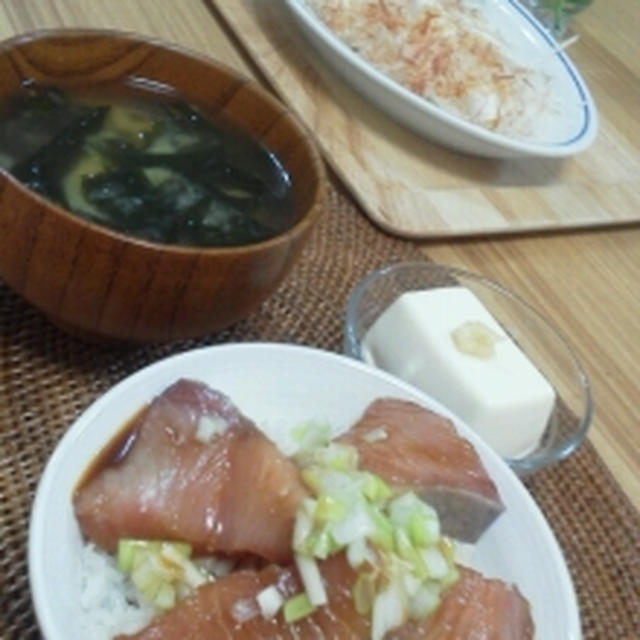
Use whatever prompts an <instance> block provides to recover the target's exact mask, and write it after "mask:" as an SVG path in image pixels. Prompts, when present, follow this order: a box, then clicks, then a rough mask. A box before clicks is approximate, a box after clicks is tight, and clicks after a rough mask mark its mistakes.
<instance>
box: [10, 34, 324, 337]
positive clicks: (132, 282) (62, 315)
mask: <svg viewBox="0 0 640 640" xmlns="http://www.w3.org/2000/svg"><path fill="white" fill-rule="evenodd" d="M130 76H137V77H141V78H145V79H146V80H151V81H153V82H158V83H162V84H166V85H170V86H172V87H173V88H174V89H175V90H176V91H177V92H178V94H179V95H180V96H181V97H182V98H183V99H185V100H187V101H188V102H191V103H195V104H198V105H199V106H201V107H202V108H204V109H206V110H208V111H209V113H211V114H216V115H218V116H221V117H223V118H224V119H225V120H226V121H227V122H229V123H231V124H232V125H234V126H236V127H238V128H239V129H242V130H243V131H245V132H247V133H248V135H249V136H251V137H252V138H253V139H256V140H258V141H261V142H263V143H264V144H265V145H266V146H267V147H268V148H269V149H270V150H271V151H273V152H274V153H275V154H276V156H277V157H278V158H279V160H280V161H281V162H282V164H283V166H284V167H285V169H286V170H287V172H288V173H289V175H290V176H291V178H292V196H293V208H294V212H293V220H294V224H293V225H292V226H291V227H290V228H289V229H288V230H287V231H285V232H283V233H280V234H278V235H277V236H275V237H272V238H270V239H268V240H266V241H264V242H260V243H255V244H251V245H245V246H238V247H222V248H217V247H179V246H171V245H161V244H152V243H149V242H143V241H140V240H136V239H135V238H132V237H126V236H124V235H121V234H117V233H114V232H111V231H108V230H107V229H105V228H104V227H99V226H97V225H94V224H90V223H88V222H86V221H84V220H83V219H81V218H80V217H78V216H75V215H71V214H69V213H67V212H65V211H64V210H62V209H61V208H59V207H57V206H56V205H54V204H52V203H50V202H48V201H45V200H44V199H43V198H40V197H39V196H37V195H35V194H34V193H33V192H31V191H29V190H28V189H26V188H24V187H23V186H22V185H20V184H19V183H18V182H17V181H16V180H15V179H14V178H13V177H11V176H9V175H8V174H7V173H6V172H4V171H1V172H0V187H1V188H2V191H1V192H0V276H1V277H2V278H3V280H4V281H5V282H6V283H7V284H8V285H9V286H10V287H11V288H12V289H13V290H14V291H16V292H17V293H19V294H20V295H22V296H23V297H24V298H25V299H26V300H28V301H29V302H31V303H32V304H33V305H34V306H35V307H37V308H38V309H40V310H41V311H42V312H43V313H45V314H46V315H47V316H49V317H50V318H51V320H52V321H54V322H55V323H56V324H59V325H60V326H62V327H64V328H67V329H70V330H72V331H74V332H76V333H79V334H81V335H86V336H95V337H105V338H110V339H118V340H126V341H134V342H153V341H159V340H172V339H177V338H187V337H193V336H200V335H203V334H205V333H208V332H210V331H212V330H217V329H221V328H224V327H227V326H229V325H230V324H232V323H234V322H237V321H238V320H240V319H242V318H244V317H246V316H247V315H248V314H249V313H250V312H251V311H253V310H254V309H256V308H257V307H258V305H259V304H260V303H261V302H262V301H264V300H265V298H266V297H267V296H268V295H269V294H270V293H272V292H273V291H274V290H275V288H276V287H277V286H278V285H279V284H280V283H281V282H282V280H283V279H284V278H285V276H286V275H287V274H288V273H289V271H290V270H291V267H292V266H293V264H294V262H295V260H296V259H297V257H298V255H299V254H300V251H301V250H302V247H303V246H304V244H305V243H306V241H307V239H308V238H309V234H310V231H311V228H312V226H313V225H314V224H315V222H316V221H317V220H318V218H319V216H320V215H321V213H322V211H323V196H324V166H323V163H322V160H321V159H320V156H319V154H318V152H317V151H316V149H315V147H314V146H313V144H312V143H311V141H310V138H309V136H308V135H307V132H306V131H305V130H304V129H303V128H302V126H301V125H300V124H299V123H298V121H297V120H296V119H294V118H293V117H292V116H291V114H290V113H289V112H288V111H287V110H286V109H285V107H284V106H283V105H282V104H281V103H280V102H277V101H276V100H275V99H274V98H273V97H272V96H271V94H268V93H266V92H265V91H263V90H262V89H261V88H260V87H259V86H258V85H257V83H255V82H253V81H252V80H251V79H249V78H248V77H246V76H241V75H239V74H236V73H235V72H232V73H231V72H229V70H228V68H227V67H226V66H220V65H219V64H216V63H214V62H212V61H211V60H209V59H207V60H205V59H204V58H203V57H201V56H200V57H196V56H192V55H187V54H185V53H184V52H183V51H181V50H178V49H177V48H174V47H171V48H167V47H165V46H160V45H158V44H157V42H156V41H155V40H154V41H151V40H148V39H146V38H140V37H132V36H122V35H115V34H114V32H110V31H89V30H80V31H78V30H73V31H70V30H64V31H57V32H49V33H47V32H40V34H39V35H38V34H36V35H34V36H30V37H28V38H18V39H11V40H8V41H5V43H4V44H3V45H1V46H0V96H6V95H11V94H13V93H14V92H15V91H16V89H17V88H18V87H19V86H20V84H21V83H22V82H23V81H25V80H26V79H29V80H32V79H33V80H35V81H36V82H38V83H41V84H45V85H54V86H58V87H62V88H68V87H73V86H82V87H85V88H86V87H88V86H107V87H111V86H113V85H114V84H115V85H116V86H117V85H118V84H122V83H123V80H124V79H125V78H128V77H130Z"/></svg>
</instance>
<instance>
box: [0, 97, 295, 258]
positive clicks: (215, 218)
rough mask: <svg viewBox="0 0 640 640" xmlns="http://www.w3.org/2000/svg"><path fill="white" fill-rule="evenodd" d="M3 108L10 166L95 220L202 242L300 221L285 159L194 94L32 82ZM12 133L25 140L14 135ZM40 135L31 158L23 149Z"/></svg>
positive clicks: (3, 147)
mask: <svg viewBox="0 0 640 640" xmlns="http://www.w3.org/2000/svg"><path fill="white" fill-rule="evenodd" d="M2 108H3V109H4V111H3V112H4V113H5V114H8V115H7V117H6V118H5V121H4V123H3V125H2V127H1V128H0V158H4V164H5V165H8V166H7V167H6V168H8V169H9V170H10V171H11V172H12V173H13V175H14V176H15V177H16V178H18V179H19V180H21V181H22V182H24V183H25V184H26V185H27V186H28V187H29V188H31V189H33V190H34V191H37V192H38V193H40V194H41V195H43V196H45V197H47V198H49V199H51V200H53V201H55V202H57V203H58V204H61V205H62V206H64V207H65V208H67V209H69V210H70V211H72V212H74V213H76V214H78V215H80V216H82V217H85V218H86V219H88V220H90V221H92V222H96V223H99V224H102V225H104V226H107V227H109V228H111V229H114V230H116V231H119V232H122V233H125V234H129V235H132V236H135V237H138V238H142V239H145V240H149V241H152V242H161V243H162V242H164V243H171V244H184V245H195V246H233V245H240V244H247V243H253V242H259V241H261V240H264V239H266V238H269V237H271V236H273V235H276V234H278V233H281V232H282V231H284V230H285V229H287V228H288V227H289V226H291V224H292V223H293V207H292V196H291V182H290V178H289V175H288V174H287V172H286V171H285V169H284V168H283V166H282V164H281V163H280V161H279V159H278V158H277V157H276V156H275V155H274V154H273V153H272V152H271V151H270V150H268V149H266V148H265V147H264V146H263V145H261V144H260V143H259V142H257V141H255V140H253V139H251V138H250V137H248V136H246V135H242V134H240V133H239V132H238V131H236V130H234V129H232V128H230V127H229V126H228V125H227V124H226V123H225V122H222V121H217V120H214V119H212V118H210V117H208V116H206V115H205V114H204V113H203V112H201V111H200V110H199V109H197V108H195V107H194V106H192V105H190V104H188V103H186V102H184V101H180V100H177V99H175V98H173V97H168V96H164V95H162V96H159V95H156V94H150V95H149V94H148V93H145V95H144V96H141V95H140V94H139V93H136V95H135V96H130V95H125V96H118V97H113V95H111V94H109V95H99V94H87V95H74V94H70V95H67V94H65V93H63V92H62V91H60V90H59V89H58V88H55V87H51V88H47V87H33V86H30V87H28V88H27V89H25V91H23V92H22V93H21V94H19V95H17V96H13V97H12V98H11V99H10V100H9V101H8V102H7V104H5V105H3V107H2ZM31 123H32V124H33V126H30V124H31ZM12 125H13V127H12ZM36 129H37V131H36ZM11 131H18V135H19V136H21V137H22V138H21V139H18V140H16V139H10V138H11V136H10V133H11ZM34 131H35V133H34ZM5 139H6V140H5ZM27 139H28V140H27ZM3 140H5V141H8V142H7V143H6V144H3ZM34 140H35V141H37V142H39V145H38V147H37V149H35V150H31V151H30V153H29V154H28V155H27V156H26V157H24V154H23V156H22V157H20V156H19V155H18V154H16V153H15V151H14V150H15V149H19V148H23V149H24V148H25V145H26V144H27V142H29V143H30V144H31V145H32V146H33V143H34ZM7 158H8V160H7Z"/></svg>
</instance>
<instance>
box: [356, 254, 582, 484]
mask: <svg viewBox="0 0 640 640" xmlns="http://www.w3.org/2000/svg"><path fill="white" fill-rule="evenodd" d="M415 269H417V270H420V271H423V272H425V273H427V272H440V273H442V274H446V275H451V276H453V277H454V278H458V277H459V278H466V279H468V280H472V281H474V282H477V283H479V284H481V285H483V286H486V287H489V288H490V289H492V290H494V291H496V292H498V293H499V294H501V295H504V296H506V297H507V298H509V299H510V300H511V301H513V302H515V303H517V304H518V305H521V306H522V307H523V308H525V309H526V310H527V312H528V313H530V314H531V315H532V316H533V317H534V318H535V320H536V322H538V323H540V324H542V325H543V326H545V327H546V328H547V329H548V330H550V331H551V332H552V333H553V334H554V335H555V336H556V338H557V339H558V340H559V341H560V343H561V344H563V345H564V347H565V349H566V353H567V355H568V356H569V359H570V360H571V362H572V364H573V365H574V366H575V369H576V372H577V374H578V383H579V388H580V389H581V391H582V415H581V416H576V417H577V418H578V419H579V421H580V422H579V428H578V430H577V431H576V433H575V434H574V435H573V436H572V437H571V438H568V439H567V440H566V441H564V442H563V444H562V446H559V447H557V448H553V449H552V450H550V451H544V452H541V453H538V454H536V452H533V453H531V454H529V455H527V456H525V457H523V458H509V457H505V458H504V460H505V461H506V462H507V464H508V465H509V467H511V469H513V470H514V471H515V472H516V474H517V475H519V476H520V477H524V476H527V475H529V474H531V473H533V472H535V471H539V470H540V469H543V468H545V467H549V466H551V465H553V464H555V463H557V462H560V461H562V460H564V459H565V458H567V457H569V456H570V455H571V454H572V453H573V452H574V451H576V450H577V449H578V447H579V446H580V445H581V444H582V443H583V442H584V440H585V439H586V435H587V432H588V430H589V428H590V426H591V423H592V422H593V416H594V400H593V390H592V386H591V381H590V378H589V375H588V374H587V372H586V370H585V368H584V366H583V364H582V361H581V360H580V358H579V357H578V355H577V353H576V351H575V348H574V347H573V345H572V343H571V341H570V340H569V339H568V338H567V336H566V334H565V333H564V332H563V331H562V330H561V329H560V328H559V327H558V325H557V324H556V323H555V322H553V321H552V320H551V319H550V318H548V317H547V316H545V315H544V314H542V313H541V312H540V311H539V310H538V309H536V308H535V307H534V306H533V305H532V304H531V303H529V302H527V301H526V300H525V299H524V298H523V297H522V296H520V295H519V294H518V293H516V292H515V291H513V290H511V289H509V288H508V287H506V286H505V285H503V284H501V283H499V282H498V281H496V280H493V279H492V278H489V277H487V276H484V275H481V274H478V273H475V272H473V271H468V270H466V269H462V268H460V267H457V266H454V265H447V264H442V263H437V262H428V261H424V262H422V261H400V262H393V263H390V264H386V265H383V266H382V267H379V268H377V269H374V270H373V271H370V272H369V273H368V274H367V275H365V276H364V277H363V278H362V279H361V280H360V281H359V282H358V283H357V284H356V286H355V287H354V288H353V289H352V291H351V292H350V294H349V296H348V299H347V306H346V311H345V319H344V337H343V351H344V353H346V354H347V355H348V356H350V357H352V358H355V359H356V360H363V359H362V354H361V351H360V342H359V340H358V338H357V336H356V335H355V325H356V319H357V308H358V305H359V304H360V301H361V300H362V297H363V295H364V294H365V292H366V290H367V289H368V288H369V285H371V283H373V282H375V281H376V280H378V279H380V278H384V277H386V276H388V275H391V274H393V273H397V272H398V271H407V270H415Z"/></svg>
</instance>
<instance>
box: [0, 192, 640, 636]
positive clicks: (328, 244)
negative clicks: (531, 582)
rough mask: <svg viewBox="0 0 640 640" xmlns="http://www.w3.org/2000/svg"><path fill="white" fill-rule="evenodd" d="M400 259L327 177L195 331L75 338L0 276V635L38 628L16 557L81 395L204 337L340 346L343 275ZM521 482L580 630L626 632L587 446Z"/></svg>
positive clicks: (611, 534)
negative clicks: (214, 316)
mask: <svg viewBox="0 0 640 640" xmlns="http://www.w3.org/2000/svg"><path fill="white" fill-rule="evenodd" d="M408 259H424V258H423V257H422V255H421V254H420V253H419V251H418V249H417V247H415V246H414V245H413V244H411V243H410V242H404V241H401V240H397V239H393V238H390V237H388V236H385V235H384V234H382V233H380V231H378V230H377V229H376V228H375V227H373V226H372V225H371V224H370V223H369V222H367V220H366V219H365V218H364V216H362V215H360V214H359V212H358V211H357V209H356V208H355V207H354V205H353V204H352V203H351V201H350V200H349V198H348V197H347V196H346V195H345V194H343V193H342V192H341V191H339V189H338V188H332V189H331V191H330V195H329V202H328V211H327V215H326V216H325V217H324V218H323V220H322V222H321V223H320V225H319V226H318V227H317V229H316V230H315V232H314V235H313V238H312V240H311V243H310V245H309V246H308V247H307V248H306V250H305V252H304V254H303V256H302V259H301V261H300V262H299V264H298V265H297V267H296V268H295V270H294V272H293V273H292V274H291V276H290V277H289V278H288V280H287V281H286V282H285V283H284V284H283V285H282V286H281V287H280V289H279V290H278V291H277V293H276V294H275V295H274V296H273V297H272V298H271V299H270V300H268V301H267V302H266V303H265V304H263V305H262V307H261V309H260V310H259V311H258V312H257V313H256V314H255V315H253V316H252V317H251V318H250V319H248V320H246V321H244V322H241V323H239V324H237V325H236V326H234V327H233V328H231V329H228V330H225V331H223V332H221V333H217V334H215V335H210V336H207V337H205V338H202V339H198V340H188V341H182V342H177V343H172V344H168V345H158V346H146V347H139V348H126V349H125V348H114V347H105V346H97V345H91V344H86V343H83V342H80V341H78V340H76V339H74V338H72V337H69V336H67V335H65V334H63V333H62V332H60V331H59V330H58V329H56V328H55V327H53V326H51V325H50V324H49V323H48V322H47V321H46V320H45V319H44V318H42V317H41V316H40V315H39V314H38V313H37V312H35V311H34V310H33V309H31V308H30V307H29V306H28V305H26V304H25V303H24V302H23V301H22V300H20V299H19V298H17V297H16V296H15V295H13V294H12V293H11V292H10V291H9V290H8V289H7V288H6V287H4V286H3V285H2V284H1V283H0V638H2V639H3V640H10V639H11V640H13V639H18V638H20V639H22V638H38V637H39V634H38V631H37V627H36V622H35V618H34V614H33V610H32V607H31V601H30V594H29V585H28V579H27V564H26V543H27V529H28V521H29V511H30V508H31V502H32V499H33V495H34V491H35V488H36V485H37V482H38V479H39V477H40V474H41V472H42V469H43V467H44V465H45V463H46V461H47V459H48V457H49V455H50V454H51V452H52V451H53V449H54V447H55V445H56V443H57V441H58V440H59V438H60V437H61V436H62V434H63V433H64V431H65V429H66V428H67V427H68V426H69V425H70V424H71V422H72V421H73V420H74V419H75V418H76V417H77V416H78V415H79V414H80V413H81V412H82V411H83V410H84V409H85V408H86V407H87V406H88V405H89V404H90V403H91V402H92V401H93V400H95V399H96V398H97V397H98V396H99V395H100V394H102V393H103V392H105V391H106V390H107V389H109V387H111V386H112V385H113V384H114V383H116V382H118V381H119V380H121V379H122V378H124V377H126V376H127V375H129V374H130V373H132V372H134V371H136V370H138V369H140V368H141V367H144V366H145V365H147V364H150V363H151V362H154V361H156V360H158V359H160V358H163V357H165V356H168V355H171V354H174V353H178V352H180V351H184V350H186V349H190V348H193V347H198V346H204V345H208V344H215V343H220V342H227V341H253V340H271V341H282V342H291V343H298V344H309V345H314V346H316V347H321V348H323V349H328V350H331V351H341V345H342V316H343V310H344V306H345V302H346V298H347V296H348V293H349V291H350V290H351V288H352V287H353V285H354V284H355V283H356V281H357V280H358V279H360V278H361V277H362V276H363V275H364V274H365V273H366V272H368V271H370V270H372V269H375V268H376V267H378V266H381V265H382V264H385V263H389V262H393V261H397V260H408ZM527 484H528V485H529V487H530V489H531V491H532V493H533V495H534V497H535V499H536V500H537V501H538V503H539V504H540V506H541V507H542V509H543V511H544V513H545V514H546V516H547V517H548V519H549V521H550V523H551V526H552V527H553V529H554V531H555V533H556V535H557V537H558V540H559V542H560V545H561V546H562V548H563V550H564V552H565V554H566V558H567V561H568V564H569V568H570V571H571V573H572V576H573V579H574V582H575V585H576V589H577V593H578V599H579V602H580V607H581V614H582V620H583V628H584V637H585V638H586V639H595V638H597V639H606V640H609V639H615V640H638V638H640V515H639V514H638V513H637V512H636V511H635V510H634V509H633V507H632V506H631V504H630V503H629V501H628V500H627V499H626V497H625V495H624V494H623V493H622V491H621V490H620V489H619V487H618V486H617V484H616V483H615V481H614V479H613V478H612V477H611V476H610V475H609V473H608V471H607V469H606V468H605V467H604V466H603V464H602V462H601V461H600V459H599V457H598V455H597V454H596V452H595V451H594V449H593V448H592V447H591V445H589V444H587V445H585V446H583V447H582V449H581V450H580V451H579V452H578V453H577V454H576V455H574V456H573V457H572V458H570V459H569V460H567V461H565V462H563V463H561V464H560V465H558V466H556V467H555V468H553V469H551V470H548V471H545V472H542V473H540V474H538V475H537V476H535V477H534V478H533V479H531V480H529V481H528V482H527ZM523 552H526V550H523ZM88 640H90V639H88ZM540 640H546V639H540Z"/></svg>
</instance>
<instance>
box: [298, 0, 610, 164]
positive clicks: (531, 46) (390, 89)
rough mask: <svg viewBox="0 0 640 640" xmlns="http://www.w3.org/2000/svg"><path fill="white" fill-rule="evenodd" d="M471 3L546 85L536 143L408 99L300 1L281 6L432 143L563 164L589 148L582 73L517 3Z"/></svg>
mask: <svg viewBox="0 0 640 640" xmlns="http://www.w3.org/2000/svg"><path fill="white" fill-rule="evenodd" d="M469 3H470V4H471V3H473V6H475V7H480V8H481V10H482V11H483V13H484V15H485V16H486V17H487V19H488V21H489V23H490V24H491V25H492V27H494V28H495V29H496V30H497V31H498V33H499V35H500V36H501V38H502V40H503V41H504V42H505V43H506V46H507V49H508V51H509V53H510V55H511V57H512V58H513V59H514V60H515V61H516V62H518V63H520V64H522V65H525V66H529V67H535V68H536V69H538V70H540V71H541V72H543V73H544V74H545V75H546V77H548V79H549V84H548V93H549V104H548V106H546V108H545V109H544V114H543V117H542V118H540V119H537V130H536V135H535V137H531V138H529V137H527V139H520V138H515V137H509V136H506V135H503V134H499V133H495V132H492V131H490V130H488V129H485V128H484V127H482V126H480V125H476V124H473V123H471V122H468V121H466V120H464V119H462V118H459V117H457V116H456V115H453V114H451V113H449V112H447V111H445V110H444V109H442V108H440V107H438V106H437V105H435V104H433V103H431V102H429V101H427V100H426V99H424V98H422V97H420V96H418V95H416V94H414V93H412V92H411V91H409V90H408V89H406V88H405V87H403V86H401V85H400V84H398V83H397V82H395V81H394V80H392V79H391V78H389V77H388V76H386V75H384V74H383V73H381V72H379V71H378V70H377V69H376V68H374V67H373V66H372V65H371V64H369V63H368V62H367V61H366V60H364V59H363V58H362V57H360V56H359V55H357V54H356V53H355V52H354V51H353V50H352V49H351V48H350V47H348V46H347V45H346V44H345V43H344V42H342V41H341V40H340V39H339V38H338V37H337V36H336V35H335V34H334V33H333V31H332V30H331V29H330V28H328V27H327V26H326V25H325V24H324V23H323V22H322V20H320V19H319V18H318V17H317V16H316V15H315V13H314V12H313V11H312V10H311V9H310V8H309V7H308V6H307V5H306V3H305V2H304V0H285V5H286V6H287V7H288V9H289V11H290V14H291V15H292V16H293V18H294V19H295V21H296V23H297V24H298V26H299V27H300V28H301V30H302V31H303V32H304V33H305V34H306V36H307V38H308V39H309V40H310V42H311V43H312V44H313V45H314V47H315V48H316V49H317V51H318V52H319V53H320V54H321V55H322V56H323V57H324V58H325V60H326V61H327V62H328V64H329V66H330V67H331V68H332V69H333V70H335V71H337V72H338V73H340V74H341V75H342V76H343V77H344V79H345V80H346V81H347V82H348V83H350V84H351V85H353V86H354V88H356V89H357V90H358V91H359V92H360V93H361V94H363V95H364V96H365V97H367V98H368V99H369V100H370V102H371V103H372V104H374V105H376V106H377V107H378V108H379V109H381V110H382V111H384V112H385V113H386V114H387V115H388V116H390V117H392V118H393V119H395V120H396V121H398V122H399V123H401V124H404V125H405V126H407V127H409V128H410V129H412V130H413V131H415V132H417V133H419V134H421V135H423V136H425V137H427V138H430V139H432V140H434V141H435V142H438V143H440V144H442V145H444V146H446V147H450V148H453V149H455V150H457V151H462V152H465V153H471V154H475V155H481V156H489V157H496V158H509V157H521V156H540V157H562V156H570V155H573V154H575V153H578V152H579V151H583V150H584V149H586V148H587V147H589V146H590V145H591V143H592V142H593V140H594V139H595V136H596V133H597V129H598V118H597V112H596V108H595V105H594V103H593V100H592V98H591V95H590V93H589V89H588V88H587V86H586V84H585V82H584V81H583V79H582V77H581V76H580V73H579V72H578V70H577V69H576V68H575V66H574V65H573V63H572V62H571V60H570V59H569V58H568V56H567V55H566V54H565V53H564V52H563V51H562V50H560V49H559V48H558V45H557V43H556V42H555V40H554V39H553V38H552V36H551V35H550V34H549V32H548V31H547V30H546V29H545V27H543V26H542V24H540V22H538V20H536V19H535V18H534V17H533V16H532V15H531V13H529V11H527V10H526V9H525V8H524V7H522V6H521V5H520V4H519V3H518V1H517V0H469Z"/></svg>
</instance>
